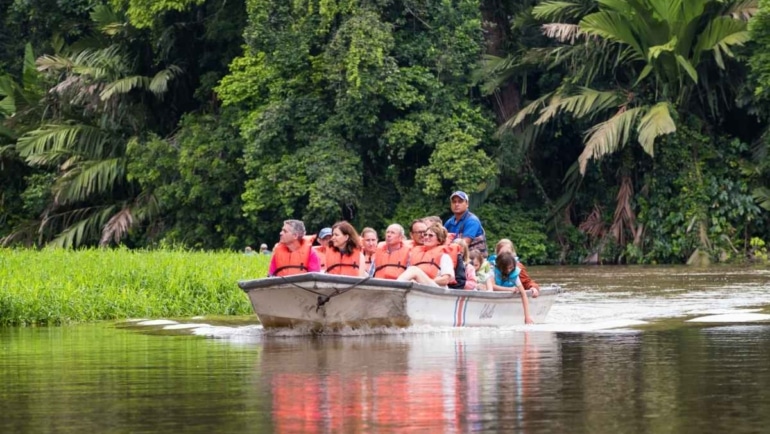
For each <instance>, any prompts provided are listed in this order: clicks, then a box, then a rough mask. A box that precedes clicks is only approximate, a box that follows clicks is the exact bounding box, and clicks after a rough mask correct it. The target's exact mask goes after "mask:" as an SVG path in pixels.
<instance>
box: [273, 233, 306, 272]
mask: <svg viewBox="0 0 770 434" xmlns="http://www.w3.org/2000/svg"><path fill="white" fill-rule="evenodd" d="M310 244H311V243H308V242H307V241H304V240H303V241H301V242H300V245H299V249H297V250H295V251H293V252H292V251H291V250H289V248H288V247H286V245H285V244H281V243H278V244H276V245H275V248H274V249H273V258H274V259H275V266H276V268H275V272H274V273H273V276H291V275H293V274H300V273H307V265H308V262H310Z"/></svg>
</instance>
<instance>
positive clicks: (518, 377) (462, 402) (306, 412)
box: [258, 333, 559, 433]
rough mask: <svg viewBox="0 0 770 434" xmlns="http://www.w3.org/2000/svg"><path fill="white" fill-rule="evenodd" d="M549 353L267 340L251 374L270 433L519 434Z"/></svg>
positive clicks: (475, 344)
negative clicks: (500, 433)
mask: <svg viewBox="0 0 770 434" xmlns="http://www.w3.org/2000/svg"><path fill="white" fill-rule="evenodd" d="M558 354H559V351H558V348H557V341H556V339H555V335H553V334H551V333H511V334H509V335H507V336H504V337H501V336H496V337H484V336H481V335H476V336H467V337H466V336H455V335H426V336H411V337H408V338H401V339H398V338H394V337H380V338H376V339H373V338H372V337H367V338H361V339H356V338H342V339H316V340H304V339H303V340H299V339H297V340H294V339H277V340H268V341H267V342H265V344H264V349H263V351H262V353H261V360H260V364H259V368H258V371H259V372H260V375H264V378H262V379H261V383H262V384H264V385H267V386H269V390H268V391H267V392H268V393H269V394H270V395H271V396H272V417H273V422H274V424H275V428H276V431H277V432H283V433H288V432H307V433H326V432H361V431H370V430H377V431H389V432H390V431H401V430H410V431H411V430H413V431H420V432H468V431H478V430H482V429H484V427H485V426H488V425H490V424H491V425H494V426H498V427H500V428H505V429H515V430H516V431H519V432H522V431H526V429H525V428H526V425H527V414H528V412H537V411H538V409H539V408H540V406H538V405H536V404H535V403H534V402H531V403H530V402H529V401H530V400H531V399H532V398H533V397H537V396H538V395H540V393H541V391H540V389H541V381H542V378H543V377H544V376H545V377H549V378H551V379H553V377H554V376H556V375H558V367H559V357H558ZM530 404H531V405H530Z"/></svg>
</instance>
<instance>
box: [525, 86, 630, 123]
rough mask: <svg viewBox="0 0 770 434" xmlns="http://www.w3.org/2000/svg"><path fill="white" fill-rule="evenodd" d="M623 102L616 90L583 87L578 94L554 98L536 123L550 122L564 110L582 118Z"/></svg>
mask: <svg viewBox="0 0 770 434" xmlns="http://www.w3.org/2000/svg"><path fill="white" fill-rule="evenodd" d="M621 102H623V98H622V97H621V96H620V94H619V93H618V92H616V91H600V90H595V89H591V88H588V87H581V88H579V92H578V93H577V94H576V95H572V96H568V97H563V98H559V99H558V100H555V99H554V98H552V99H551V101H550V102H549V105H548V106H546V108H544V109H543V110H542V111H541V116H540V118H538V119H537V121H535V125H540V124H543V123H545V122H548V121H549V120H551V118H553V117H554V116H555V115H557V114H558V113H559V112H562V111H564V112H568V113H571V114H572V115H573V116H574V117H576V118H582V117H585V116H588V115H596V114H599V113H601V112H602V111H604V110H606V109H608V108H611V107H617V106H618V105H620V103H621Z"/></svg>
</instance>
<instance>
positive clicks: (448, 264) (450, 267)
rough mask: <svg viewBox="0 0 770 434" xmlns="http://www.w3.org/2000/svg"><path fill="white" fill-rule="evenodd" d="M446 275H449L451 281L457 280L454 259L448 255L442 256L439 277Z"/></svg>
mask: <svg viewBox="0 0 770 434" xmlns="http://www.w3.org/2000/svg"><path fill="white" fill-rule="evenodd" d="M444 274H448V275H449V277H450V278H449V280H450V281H451V280H452V279H454V278H455V265H454V263H453V262H452V258H451V257H450V256H449V255H447V254H446V253H444V254H442V255H441V260H440V261H439V270H438V275H439V276H442V275H444Z"/></svg>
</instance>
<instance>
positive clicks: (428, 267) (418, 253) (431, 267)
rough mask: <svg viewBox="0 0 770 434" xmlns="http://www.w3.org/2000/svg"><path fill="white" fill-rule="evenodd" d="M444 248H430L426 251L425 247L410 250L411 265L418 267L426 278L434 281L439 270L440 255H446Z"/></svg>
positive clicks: (440, 246)
mask: <svg viewBox="0 0 770 434" xmlns="http://www.w3.org/2000/svg"><path fill="white" fill-rule="evenodd" d="M444 247H445V246H442V245H439V246H434V247H430V248H428V249H427V250H426V247H425V246H417V247H414V248H412V253H411V254H412V265H416V266H418V267H420V269H421V270H422V271H424V272H425V274H427V275H428V277H430V278H431V279H435V278H436V276H438V271H439V270H440V269H441V255H443V254H444V253H446V252H444Z"/></svg>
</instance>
